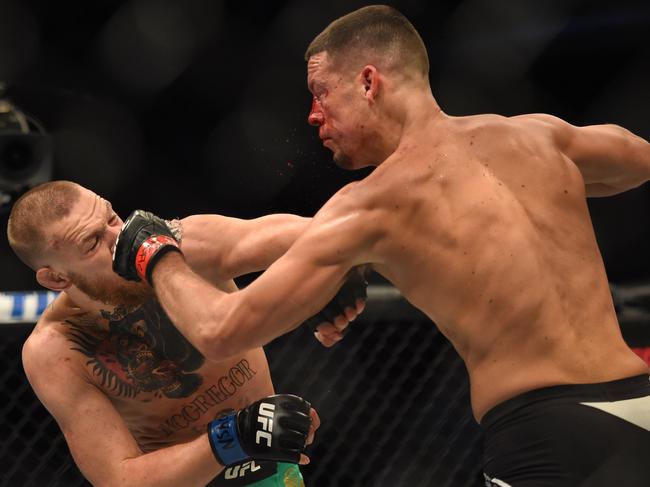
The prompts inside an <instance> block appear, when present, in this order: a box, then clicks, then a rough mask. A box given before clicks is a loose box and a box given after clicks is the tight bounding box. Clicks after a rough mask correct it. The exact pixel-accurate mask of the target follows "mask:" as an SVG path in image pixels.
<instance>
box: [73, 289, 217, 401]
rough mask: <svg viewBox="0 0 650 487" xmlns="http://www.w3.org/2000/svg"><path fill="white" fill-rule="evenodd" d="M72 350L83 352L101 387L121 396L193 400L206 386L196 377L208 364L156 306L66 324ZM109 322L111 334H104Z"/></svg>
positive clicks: (149, 304)
mask: <svg viewBox="0 0 650 487" xmlns="http://www.w3.org/2000/svg"><path fill="white" fill-rule="evenodd" d="M66 323H67V325H68V326H69V333H68V339H69V340H70V341H71V342H72V343H73V344H74V346H73V347H71V349H72V350H75V351H78V352H81V353H82V354H84V355H85V356H86V357H88V361H87V362H86V365H87V366H89V367H91V369H92V372H93V374H94V375H96V376H97V377H99V378H100V379H101V386H102V387H104V388H106V389H108V390H109V391H111V393H113V394H115V395H117V396H122V397H135V396H137V395H138V394H140V393H141V392H147V393H153V394H154V395H155V396H156V397H167V398H174V399H175V398H182V397H189V396H190V395H192V394H193V393H194V392H196V391H197V390H198V388H199V387H200V386H201V384H202V383H203V377H202V376H201V375H200V374H198V373H195V372H194V371H196V370H197V369H199V368H200V367H201V365H203V363H204V361H205V359H204V357H203V355H201V353H200V352H199V351H198V350H197V349H196V348H194V347H193V346H192V344H190V342H188V341H187V340H186V339H185V337H184V336H183V335H182V334H181V333H180V332H179V331H178V330H177V329H176V328H175V327H174V325H173V324H172V323H171V321H170V320H169V318H168V317H167V315H166V314H165V312H164V311H163V310H162V308H161V307H160V305H159V304H158V302H157V301H156V300H154V299H152V300H149V301H147V302H146V303H145V304H144V305H142V306H140V307H139V308H136V309H135V310H127V309H126V308H122V307H118V308H116V309H115V310H114V311H112V312H107V311H102V318H100V319H92V318H75V319H74V320H68V321H66ZM106 323H108V329H106V326H105V325H106Z"/></svg>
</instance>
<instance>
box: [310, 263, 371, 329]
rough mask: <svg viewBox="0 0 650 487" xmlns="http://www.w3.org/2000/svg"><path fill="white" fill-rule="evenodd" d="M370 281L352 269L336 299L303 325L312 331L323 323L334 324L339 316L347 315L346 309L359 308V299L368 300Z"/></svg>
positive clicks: (358, 271)
mask: <svg viewBox="0 0 650 487" xmlns="http://www.w3.org/2000/svg"><path fill="white" fill-rule="evenodd" d="M367 288H368V281H366V278H365V277H364V275H363V273H362V272H361V271H360V270H359V269H352V272H351V273H350V275H349V276H348V278H347V279H346V281H345V282H344V283H343V285H342V286H341V289H339V291H338V292H337V293H336V295H335V296H334V298H332V300H331V301H330V302H329V303H327V304H326V305H325V307H324V308H323V309H322V310H320V311H319V312H318V313H316V314H315V315H314V316H312V317H311V318H309V319H308V320H307V321H305V322H304V323H303V324H306V325H307V326H308V327H309V328H311V330H312V331H316V328H317V327H318V325H320V324H321V323H324V322H327V323H332V324H333V323H334V319H335V318H336V317H337V316H339V315H345V308H347V307H350V308H355V309H356V307H357V304H356V303H357V299H359V298H362V299H366V289H367Z"/></svg>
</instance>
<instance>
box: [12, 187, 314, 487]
mask: <svg viewBox="0 0 650 487" xmlns="http://www.w3.org/2000/svg"><path fill="white" fill-rule="evenodd" d="M306 223H307V219H304V218H301V217H297V216H292V215H270V216H266V217H263V218H259V219H256V220H250V221H243V220H237V219H232V218H226V217H222V216H217V215H199V216H191V217H188V218H185V219H184V220H181V221H175V222H173V227H174V228H175V232H176V234H177V236H178V237H180V235H179V233H180V232H182V243H181V246H182V248H183V251H184V252H185V256H186V257H187V259H188V262H189V263H190V265H192V267H193V269H195V271H196V272H197V273H199V274H200V275H201V276H202V277H203V278H204V279H205V280H206V281H209V282H211V283H212V284H214V285H215V286H218V287H219V288H220V289H221V290H223V291H227V292H230V291H233V290H235V289H236V287H235V284H234V282H233V281H232V277H233V276H237V275H240V274H244V273H247V272H251V271H254V270H258V269H263V268H265V267H266V266H268V265H269V264H270V263H271V262H273V261H274V260H275V259H276V258H278V257H279V256H280V255H282V254H283V253H284V252H285V250H286V249H287V248H288V246H289V245H290V244H291V243H292V242H293V241H294V240H295V238H296V237H297V236H298V234H299V233H300V232H301V231H302V229H303V227H304V226H305V225H306ZM121 226H122V220H121V219H120V218H119V217H118V216H117V215H116V214H115V212H114V211H113V209H112V208H111V204H110V203H109V202H108V201H106V200H104V199H102V198H100V197H99V196H97V195H96V194H94V193H92V192H91V191H89V190H88V189H85V188H83V187H81V186H79V185H76V184H74V183H71V182H66V181H58V182H52V183H46V184H44V185H41V186H38V187H36V188H34V189H33V190H31V191H30V192H28V193H26V194H25V195H24V196H23V197H22V198H21V199H20V200H19V201H17V202H16V204H15V205H14V207H13V209H12V213H11V215H10V219H9V224H8V231H7V234H8V238H9V242H10V244H11V246H12V248H13V249H14V251H15V252H16V254H17V255H18V256H19V257H20V258H21V259H22V260H23V261H24V262H25V263H26V264H27V265H29V266H30V267H31V268H32V269H34V270H35V271H36V279H37V281H38V282H39V284H41V285H42V286H44V287H46V288H48V289H52V290H55V291H61V293H60V295H59V296H58V297H57V299H56V300H55V301H54V302H53V303H52V305H51V306H50V307H49V308H48V309H47V310H46V311H45V313H44V314H43V316H42V317H41V319H40V320H39V322H38V323H37V325H36V327H35V329H34V331H33V333H32V334H31V336H30V337H29V338H28V339H27V341H26V343H25V345H24V348H23V364H24V368H25V372H26V373H27V377H28V378H29V381H30V383H31V384H32V387H33V388H34V390H35V392H36V394H37V395H38V397H39V399H40V400H41V401H42V402H43V404H44V405H45V406H46V407H47V409H48V410H49V411H50V412H51V413H52V415H53V416H54V417H55V418H56V420H57V422H58V424H59V426H60V427H61V430H62V431H63V434H64V435H65V438H66V440H67V443H68V446H69V448H70V451H71V453H72V455H73V457H74V459H75V461H76V463H77V465H78V466H79V469H80V470H81V472H82V473H83V474H84V475H85V476H86V478H87V479H88V480H89V481H90V482H92V483H93V484H95V485H108V486H117V485H119V486H128V485H137V486H139V487H142V486H147V485H151V486H154V485H155V486H158V487H160V486H163V485H170V486H171V485H182V486H193V485H196V486H203V485H206V484H209V485H214V486H218V485H226V486H230V485H232V486H238V485H255V486H271V485H272V486H280V485H282V486H284V485H287V486H299V485H303V484H302V477H301V474H300V471H299V470H298V467H297V465H295V463H298V461H299V460H300V463H305V462H307V461H308V458H307V457H306V456H305V455H304V454H302V450H303V447H304V446H305V442H307V443H310V442H311V441H312V439H313V435H314V431H315V429H316V428H318V425H319V420H318V416H317V414H316V412H315V411H314V410H313V409H310V407H309V403H307V402H306V401H304V400H302V399H300V398H298V397H296V396H290V395H278V396H272V395H273V394H274V391H273V385H272V383H271V377H270V375H269V369H268V365H267V361H266V357H265V355H264V351H263V350H262V349H261V348H256V349H253V350H248V351H241V352H238V354H237V355H236V356H232V357H229V358H227V360H225V361H210V360H206V358H205V357H204V356H203V355H201V353H199V352H198V351H197V350H196V348H194V347H193V346H192V345H191V344H190V343H189V342H188V341H187V340H186V339H185V338H184V337H183V335H181V334H180V333H179V332H178V331H177V330H176V328H174V326H173V324H172V323H171V322H170V320H169V318H168V317H167V316H166V315H165V313H164V312H163V311H162V309H161V308H160V306H159V304H158V302H157V301H156V299H155V297H154V296H153V294H152V292H151V291H150V288H149V287H148V286H147V285H145V284H142V283H131V282H127V281H125V280H123V279H121V278H120V277H118V276H117V275H116V274H115V273H113V271H112V269H111V252H112V250H113V246H114V243H115V239H116V237H117V235H118V233H119V231H120V228H121ZM215 235H218V238H215ZM179 239H180V238H179ZM267 396H272V397H267ZM237 410H239V411H240V412H239V414H236V413H235V411H237ZM215 418H220V419H215ZM259 418H263V419H262V422H260V421H259ZM264 418H268V419H269V420H270V419H271V418H273V419H274V421H273V423H272V424H273V428H270V427H268V425H269V424H270V423H269V422H267V423H266V424H267V427H265V426H264V424H263V422H264ZM224 440H229V441H224ZM224 465H225V467H224Z"/></svg>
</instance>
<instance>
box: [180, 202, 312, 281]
mask: <svg viewBox="0 0 650 487" xmlns="http://www.w3.org/2000/svg"><path fill="white" fill-rule="evenodd" d="M310 220H311V219H309V218H303V217H299V216H296V215H287V214H276V215H268V216H264V217H261V218H255V219H253V220H241V219H238V218H229V217H225V216H221V215H194V216H190V217H187V218H184V219H183V220H182V225H183V242H182V250H183V253H184V255H185V258H186V259H187V262H188V264H189V265H190V266H191V267H192V268H194V269H203V270H204V272H202V274H203V275H210V274H212V275H213V276H214V277H215V279H219V280H226V279H232V278H234V277H237V276H241V275H243V274H247V273H249V272H255V271H259V270H263V269H266V268H268V267H269V266H270V265H271V263H273V262H274V261H276V260H277V259H278V258H279V257H280V256H281V255H282V254H284V253H285V252H286V251H287V249H288V248H289V247H290V246H291V244H292V243H293V242H295V240H296V238H298V236H299V235H300V234H301V233H302V232H303V231H304V229H305V228H306V227H307V225H308V224H309V222H310ZM208 271H211V272H208ZM211 280H212V279H211Z"/></svg>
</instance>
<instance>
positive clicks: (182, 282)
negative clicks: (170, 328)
mask: <svg viewBox="0 0 650 487" xmlns="http://www.w3.org/2000/svg"><path fill="white" fill-rule="evenodd" d="M346 194H347V193H343V195H339V196H338V197H335V198H334V199H333V200H330V203H328V205H326V207H325V208H323V209H322V210H321V211H320V212H319V214H318V215H317V216H316V217H315V219H314V221H313V222H312V223H311V224H310V225H309V227H308V229H307V230H306V231H305V232H304V233H303V234H302V235H301V236H300V237H299V238H298V240H297V241H296V243H295V244H294V245H293V246H292V247H291V249H290V250H289V251H288V252H287V253H286V254H285V255H284V256H282V257H281V258H280V259H278V261H277V262H275V263H274V264H273V265H272V266H271V267H270V268H269V269H268V270H267V271H266V272H265V273H264V274H263V275H262V276H260V277H259V278H258V279H257V280H256V281H255V282H254V283H253V284H251V285H250V286H248V287H247V288H246V289H244V290H242V291H238V292H235V293H231V294H227V293H224V292H221V291H220V290H218V289H215V288H213V287H212V286H210V285H209V284H208V283H207V282H205V281H203V280H202V279H201V278H199V277H198V276H197V275H196V274H194V273H193V272H192V271H191V270H190V268H189V267H188V266H187V265H186V263H185V262H184V260H183V258H182V257H181V256H180V255H178V254H175V253H169V255H166V256H164V257H163V258H162V259H161V260H160V262H158V263H157V264H156V267H154V270H153V273H152V280H153V284H154V289H155V291H156V294H157V296H158V300H159V301H160V303H161V304H162V306H163V307H164V308H165V311H166V312H167V314H168V315H169V317H170V318H171V320H172V321H173V322H174V323H175V325H176V326H177V328H178V329H179V330H180V331H181V332H182V333H183V334H184V335H185V336H186V337H187V339H188V340H189V341H190V342H192V343H193V344H194V346H196V347H197V348H198V349H199V350H200V351H201V352H202V353H203V354H204V355H205V356H206V357H207V358H209V359H212V360H216V359H219V358H221V359H224V358H226V357H230V356H233V355H237V354H239V353H241V352H242V351H245V350H248V349H251V348H254V347H259V346H261V345H264V344H266V343H268V342H270V341H271V340H273V339H274V338H276V337H278V336H280V335H282V334H284V333H286V332H288V331H290V330H292V329H293V328H295V327H297V326H298V325H299V324H301V323H302V322H303V321H304V320H305V319H307V318H309V317H310V316H312V315H314V314H315V313H316V312H318V311H319V310H320V309H321V308H322V307H323V306H324V305H325V304H327V303H328V302H329V301H330V300H331V299H332V297H333V296H334V294H335V293H336V291H337V290H338V289H339V287H340V286H341V284H342V283H343V281H344V279H345V276H346V275H347V273H348V271H349V270H350V269H351V268H352V267H354V266H356V265H359V264H363V263H367V262H372V261H373V255H372V254H373V246H374V245H375V243H376V242H377V241H378V240H379V239H380V237H381V230H378V227H379V225H378V224H377V222H382V218H381V216H379V215H376V214H374V213H376V212H377V211H379V210H367V209H366V210H360V209H358V208H357V207H356V205H354V203H352V200H353V198H352V197H350V196H346Z"/></svg>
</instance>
